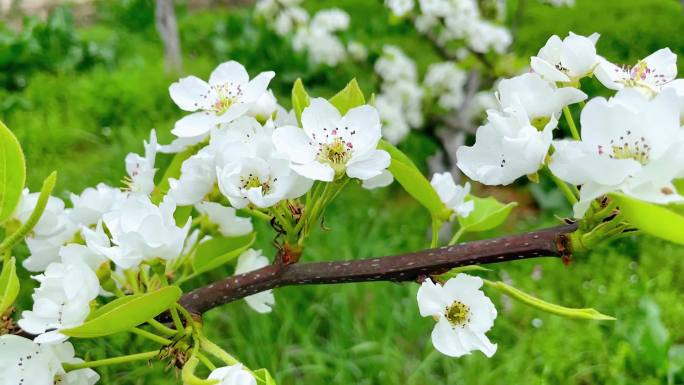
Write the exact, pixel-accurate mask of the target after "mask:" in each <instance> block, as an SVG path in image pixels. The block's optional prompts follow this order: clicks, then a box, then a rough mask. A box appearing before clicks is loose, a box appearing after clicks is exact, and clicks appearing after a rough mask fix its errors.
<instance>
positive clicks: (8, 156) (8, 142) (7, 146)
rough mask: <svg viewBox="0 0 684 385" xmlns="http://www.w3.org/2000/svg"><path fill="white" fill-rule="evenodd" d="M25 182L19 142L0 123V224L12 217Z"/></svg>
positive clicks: (24, 164) (22, 155)
mask: <svg viewBox="0 0 684 385" xmlns="http://www.w3.org/2000/svg"><path fill="white" fill-rule="evenodd" d="M25 182H26V161H25V160H24V153H23V152H22V150H21V146H20V145H19V141H18V140H17V138H16V137H15V136H14V134H13V133H12V131H10V130H9V128H7V126H5V124H4V123H2V122H0V223H2V222H4V221H5V220H6V219H7V218H9V217H10V215H12V213H13V212H14V209H15V208H16V207H17V205H18V204H19V199H20V198H21V190H22V189H23V188H24V183H25Z"/></svg>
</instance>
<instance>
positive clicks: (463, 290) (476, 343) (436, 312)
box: [417, 274, 497, 357]
mask: <svg viewBox="0 0 684 385" xmlns="http://www.w3.org/2000/svg"><path fill="white" fill-rule="evenodd" d="M481 287H482V279H481V278H479V277H473V276H469V275H467V274H458V275H457V276H456V277H454V278H451V279H449V280H448V281H447V282H446V283H445V284H444V285H441V284H437V283H434V282H432V280H430V279H429V278H428V279H426V280H425V281H423V284H422V285H421V286H420V288H419V289H418V296H417V297H418V309H419V310H420V315H422V316H423V317H434V318H435V319H436V321H437V325H435V328H434V329H433V330H432V345H433V346H434V347H435V349H437V350H438V351H440V352H441V353H443V354H446V355H448V356H451V357H461V356H464V355H466V354H470V352H472V351H474V350H480V351H482V353H484V354H485V355H486V356H487V357H491V356H493V355H494V353H496V345H495V344H492V343H491V342H490V341H489V338H487V336H486V335H485V333H486V332H487V331H489V329H491V328H492V326H493V325H494V320H495V319H496V315H497V313H496V308H495V307H494V304H493V303H492V301H491V300H490V299H489V298H487V296H485V294H484V293H483V292H482V290H480V288H481Z"/></svg>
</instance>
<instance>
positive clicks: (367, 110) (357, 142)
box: [337, 105, 382, 156]
mask: <svg viewBox="0 0 684 385" xmlns="http://www.w3.org/2000/svg"><path fill="white" fill-rule="evenodd" d="M337 128H338V129H339V130H340V131H341V134H342V136H343V138H344V139H345V140H346V141H348V142H351V143H352V144H353V145H354V149H353V153H354V156H363V155H364V154H366V153H367V152H368V151H371V150H373V149H375V148H376V147H377V146H378V142H379V141H380V137H381V136H382V133H381V129H380V115H379V114H378V110H376V109H375V108H374V107H372V106H369V105H363V106H358V107H354V108H352V109H351V110H349V111H347V113H346V114H345V115H344V117H342V119H341V120H340V123H339V125H338V127H337ZM351 132H354V134H353V135H351Z"/></svg>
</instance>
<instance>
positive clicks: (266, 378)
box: [254, 368, 276, 385]
mask: <svg viewBox="0 0 684 385" xmlns="http://www.w3.org/2000/svg"><path fill="white" fill-rule="evenodd" d="M254 377H255V378H256V380H257V384H259V385H276V382H275V380H274V379H273V377H272V376H271V373H269V372H268V370H266V369H263V368H262V369H257V370H255V371H254Z"/></svg>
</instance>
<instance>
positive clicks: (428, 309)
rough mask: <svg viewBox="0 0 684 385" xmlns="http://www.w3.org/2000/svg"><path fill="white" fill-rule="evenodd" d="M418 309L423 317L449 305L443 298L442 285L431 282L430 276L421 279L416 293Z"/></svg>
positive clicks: (440, 310)
mask: <svg viewBox="0 0 684 385" xmlns="http://www.w3.org/2000/svg"><path fill="white" fill-rule="evenodd" d="M417 300H418V310H419V311H420V315H421V316H423V317H429V316H433V315H437V314H441V313H443V312H444V310H445V308H446V307H447V306H448V305H450V303H448V302H447V300H446V299H445V296H444V293H443V292H442V287H441V286H440V285H439V284H437V283H434V282H432V280H431V279H430V278H427V279H425V280H424V281H423V283H422V284H421V285H420V288H419V289H418V294H417Z"/></svg>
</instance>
